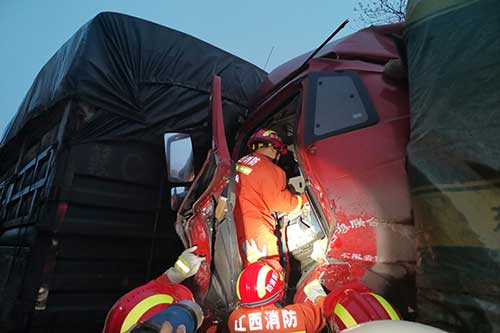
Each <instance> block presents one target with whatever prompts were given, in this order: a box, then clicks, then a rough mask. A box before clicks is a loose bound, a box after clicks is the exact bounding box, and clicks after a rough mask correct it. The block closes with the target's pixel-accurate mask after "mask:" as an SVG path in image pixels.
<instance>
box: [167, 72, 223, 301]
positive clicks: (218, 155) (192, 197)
mask: <svg viewBox="0 0 500 333" xmlns="http://www.w3.org/2000/svg"><path fill="white" fill-rule="evenodd" d="M210 103H211V105H210V109H211V129H212V145H211V148H210V150H209V151H208V154H207V157H206V159H205V162H204V163H203V166H202V168H201V170H200V171H199V172H198V174H197V175H196V177H195V178H194V181H193V183H192V185H191V187H190V188H189V190H188V192H187V194H186V195H185V198H184V199H183V201H182V203H181V204H180V207H179V210H178V212H177V221H176V231H177V234H178V235H179V237H180V238H181V240H182V242H183V243H184V246H185V247H191V246H194V245H197V246H198V250H197V251H196V253H197V254H198V255H201V256H204V257H205V262H204V263H203V264H202V266H201V268H200V270H199V271H198V273H197V274H196V275H195V276H194V280H193V286H192V288H191V289H192V291H193V294H194V295H196V300H197V301H198V302H199V303H200V304H203V302H204V299H205V297H206V295H207V293H208V289H209V285H210V279H211V273H212V272H211V263H212V258H213V238H214V228H215V223H216V221H215V209H216V205H217V202H218V199H219V197H220V195H221V193H222V190H223V189H224V188H225V187H226V185H227V183H228V181H229V177H230V174H231V160H230V156H229V150H228V148H227V143H226V136H225V131H224V122H223V115H222V91H221V79H220V77H218V76H215V77H214V79H213V81H212V93H211V99H210ZM169 140H170V141H169ZM165 143H166V153H167V156H168V154H176V153H177V150H176V149H178V150H184V152H183V153H182V154H181V156H182V157H180V158H179V157H178V156H176V160H177V162H175V163H178V164H175V165H174V164H173V163H171V164H170V165H169V166H168V167H169V180H170V181H172V180H174V181H178V182H183V181H189V180H190V179H191V178H190V177H191V175H192V167H191V166H190V165H192V162H190V161H191V160H192V158H191V157H192V154H189V150H190V149H189V148H190V144H191V140H190V138H189V136H187V135H186V136H184V137H183V136H175V135H174V136H171V137H169V138H166V141H165ZM191 151H192V149H191ZM167 160H170V161H173V160H174V159H169V158H167ZM171 176H172V178H170V177H171ZM184 184H186V183H184ZM179 190H180V189H179V188H176V189H175V191H174V192H175V193H174V192H172V199H173V198H174V197H176V198H177V199H179V198H180V195H179V193H180V192H179ZM172 203H173V204H174V202H172Z"/></svg>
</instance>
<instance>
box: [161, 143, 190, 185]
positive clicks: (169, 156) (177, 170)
mask: <svg viewBox="0 0 500 333" xmlns="http://www.w3.org/2000/svg"><path fill="white" fill-rule="evenodd" d="M163 139H164V140H163V141H164V143H165V160H166V161H167V173H168V181H169V182H171V183H174V184H184V183H189V182H192V181H193V180H194V167H193V144H192V142H191V136H190V135H189V134H185V133H165V135H164V137H163Z"/></svg>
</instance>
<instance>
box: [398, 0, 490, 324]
mask: <svg viewBox="0 0 500 333" xmlns="http://www.w3.org/2000/svg"><path fill="white" fill-rule="evenodd" d="M405 41H406V44H407V52H408V72H409V87H410V119H411V136H410V143H409V145H408V166H409V174H410V185H411V190H412V202H413V209H414V217H415V223H416V227H417V234H418V235H419V237H418V251H419V260H418V268H417V306H418V318H417V319H418V321H420V322H424V323H427V324H431V325H434V326H437V327H440V328H442V329H445V330H448V331H451V332H500V1H497V0H482V1H463V0H462V1H444V0H443V1H429V0H427V1H425V0H424V1H418V0H413V1H412V0H410V1H409V3H408V11H407V24H406V29H405Z"/></svg>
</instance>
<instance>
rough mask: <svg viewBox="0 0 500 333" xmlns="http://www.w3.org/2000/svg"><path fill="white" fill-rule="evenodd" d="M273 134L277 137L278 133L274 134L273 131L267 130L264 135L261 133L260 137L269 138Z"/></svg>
mask: <svg viewBox="0 0 500 333" xmlns="http://www.w3.org/2000/svg"><path fill="white" fill-rule="evenodd" d="M273 133H274V134H276V135H278V133H276V132H275V131H273V130H267V131H265V132H264V133H262V136H269V135H271V134H273Z"/></svg>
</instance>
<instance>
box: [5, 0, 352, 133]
mask: <svg viewBox="0 0 500 333" xmlns="http://www.w3.org/2000/svg"><path fill="white" fill-rule="evenodd" d="M357 2H358V0H317V1H295V0H289V1H285V0H275V1H261V0H254V1H228V0H217V1H172V0H171V1H168V0H145V1H133V0H86V1H69V0H68V1H63V0H47V1H37V0H0V31H2V32H3V36H2V38H1V39H0V50H2V51H1V52H0V72H1V73H2V75H1V78H0V91H1V96H0V134H1V133H3V131H4V129H5V127H6V126H7V124H8V122H9V120H10V119H11V118H12V117H13V116H14V114H15V113H16V111H17V108H18V107H19V105H20V104H21V101H22V99H23V98H24V96H25V94H26V92H27V91H28V89H29V87H30V86H31V84H32V82H33V80H34V78H35V76H36V75H37V74H38V72H39V71H40V69H41V68H42V67H43V65H44V64H45V63H46V62H47V61H48V60H49V58H50V57H51V56H52V55H53V54H54V53H55V52H56V51H57V50H58V49H59V47H61V46H62V45H63V43H64V42H65V41H66V40H68V39H69V38H70V37H71V36H72V35H73V33H75V32H76V31H77V30H78V29H79V28H80V27H81V26H82V25H83V24H85V22H87V21H89V20H90V19H92V18H93V17H94V16H95V15H97V14H98V13H100V12H102V11H114V12H120V13H125V14H129V15H133V16H137V17H140V18H143V19H146V20H149V21H153V22H156V23H159V24H161V25H164V26H168V27H170V28H173V29H176V30H179V31H182V32H185V33H187V34H190V35H192V36H195V37H197V38H200V39H202V40H204V41H206V42H208V43H210V44H213V45H215V46H217V47H219V48H222V49H224V50H226V51H228V52H231V53H233V54H235V55H237V56H239V57H241V58H243V59H245V60H247V61H249V62H251V63H253V64H255V65H257V66H259V67H261V68H264V65H265V63H266V59H267V57H268V55H269V54H270V51H271V49H272V48H273V47H274V50H273V52H272V54H271V58H270V60H269V63H268V65H267V67H266V68H265V69H266V70H267V71H271V70H272V69H273V68H275V67H277V66H278V65H280V64H282V63H284V62H286V61H287V60H290V59H291V58H293V57H295V56H297V55H299V54H302V53H304V52H306V51H309V50H311V49H314V48H316V47H317V46H319V45H320V44H321V43H322V42H323V40H324V39H325V38H326V37H328V36H329V35H330V34H331V32H332V31H333V30H334V29H335V28H336V27H337V26H338V25H339V24H340V23H341V22H342V21H343V20H345V19H346V18H348V19H350V20H351V23H350V24H349V25H348V26H347V27H346V28H345V29H344V30H343V31H342V32H341V33H340V34H339V35H338V36H337V37H336V38H338V37H342V36H345V35H347V34H350V33H352V32H354V31H356V30H358V29H359V28H360V25H359V23H356V18H357V14H356V13H355V12H354V10H353V9H354V7H355V5H356V3H357ZM352 21H355V22H352ZM0 137H1V135H0Z"/></svg>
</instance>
